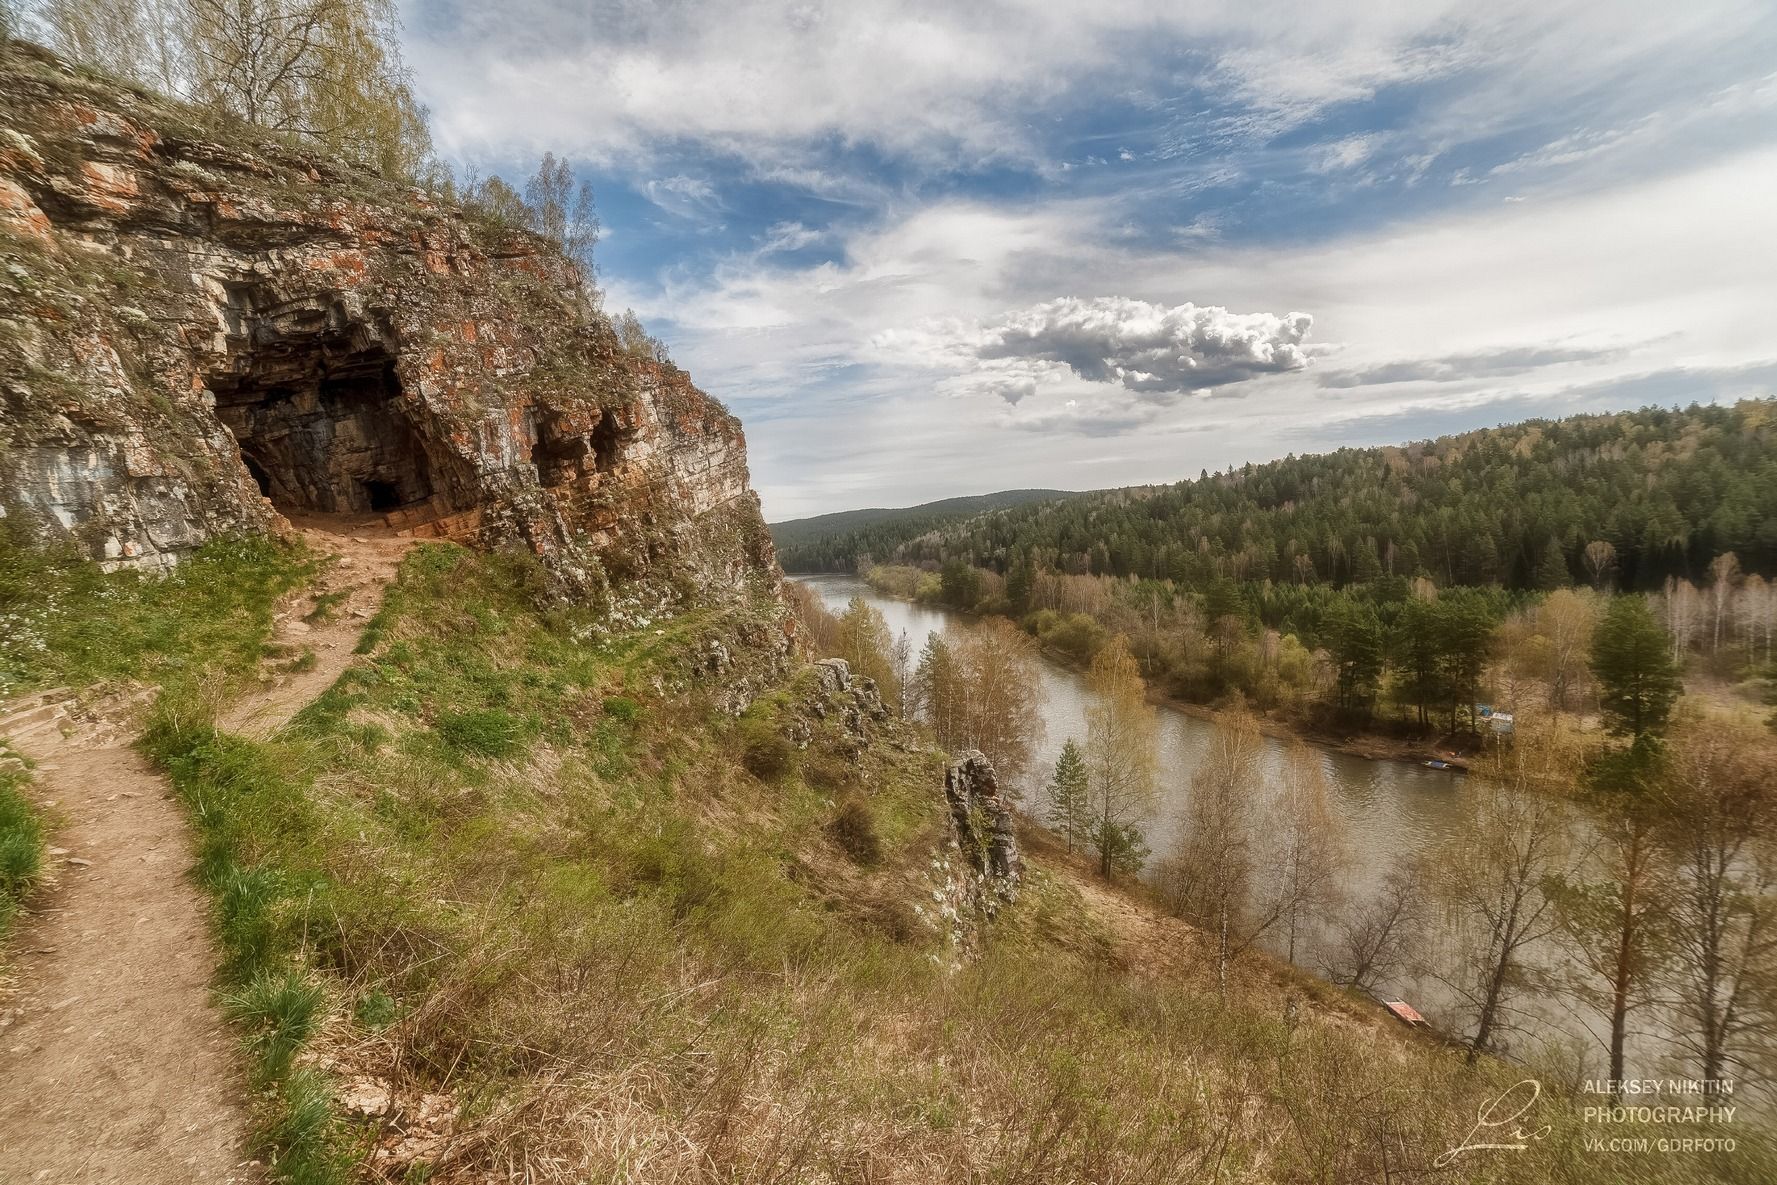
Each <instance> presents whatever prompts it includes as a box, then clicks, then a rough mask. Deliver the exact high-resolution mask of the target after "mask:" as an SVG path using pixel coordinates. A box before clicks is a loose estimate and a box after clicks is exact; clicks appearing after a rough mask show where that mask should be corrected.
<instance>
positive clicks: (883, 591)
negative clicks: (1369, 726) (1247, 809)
mask: <svg viewBox="0 0 1777 1185" xmlns="http://www.w3.org/2000/svg"><path fill="white" fill-rule="evenodd" d="M835 575H843V574H841V573H832V572H786V573H785V574H784V578H785V579H786V580H809V579H820V578H831V577H833V576H835ZM855 579H857V580H859V581H861V582H863V583H865V584H867V585H868V587H869V588H870V591H871V592H872V593H874V594H875V595H876V596H879V597H882V598H884V599H886V600H893V601H898V602H900V603H902V604H905V605H911V606H913V607H915V608H918V609H922V610H926V611H929V612H941V613H946V614H950V615H953V616H955V617H960V618H963V619H965V620H969V621H979V620H981V619H982V618H984V617H988V616H1002V617H1003V616H1005V614H983V613H976V612H973V611H971V610H968V609H958V608H956V607H954V606H952V605H941V604H934V603H932V602H928V601H921V600H919V599H918V598H915V597H909V596H906V595H904V594H902V593H898V592H895V591H894V590H892V589H887V588H883V587H881V586H880V585H876V584H871V583H869V582H868V581H866V580H864V578H863V577H861V576H860V577H855ZM1007 620H1012V619H1011V618H1007ZM1014 624H1017V623H1016V622H1014ZM1038 649H1039V653H1040V654H1041V655H1042V657H1043V659H1044V660H1045V661H1047V662H1049V663H1051V664H1052V665H1054V666H1055V667H1057V668H1059V669H1061V670H1063V671H1067V672H1068V673H1070V674H1073V675H1076V676H1084V675H1085V674H1086V672H1087V670H1088V669H1089V668H1090V666H1091V663H1090V662H1089V661H1086V660H1082V659H1080V658H1078V657H1076V656H1074V655H1073V654H1070V653H1068V652H1067V651H1064V650H1060V649H1057V648H1055V647H1053V646H1041V645H1039V648H1038ZM1147 698H1148V702H1149V703H1151V704H1153V705H1154V706H1156V707H1161V708H1167V709H1170V710H1172V711H1174V712H1178V713H1179V714H1181V715H1184V716H1190V717H1192V718H1194V719H1197V720H1205V721H1210V722H1214V721H1216V720H1218V719H1220V718H1221V717H1222V715H1223V714H1224V712H1225V709H1222V708H1218V707H1216V706H1214V705H1213V704H1202V703H1196V702H1194V701H1191V700H1184V699H1179V698H1178V697H1177V696H1172V695H1167V694H1166V693H1165V692H1162V691H1159V690H1157V689H1155V688H1154V687H1153V686H1152V685H1150V686H1149V687H1148V693H1147ZM1257 719H1258V722H1259V728H1260V731H1262V732H1263V733H1264V734H1265V735H1266V736H1269V737H1271V738H1273V739H1277V740H1286V741H1288V740H1298V741H1303V742H1305V743H1307V744H1310V745H1314V746H1315V747H1317V748H1321V749H1326V750H1329V751H1331V752H1335V753H1342V754H1344V755H1346V756H1348V757H1357V758H1361V759H1363V760H1366V761H1395V762H1402V763H1404V764H1408V765H1418V766H1423V765H1425V764H1426V763H1427V762H1429V761H1441V762H1443V763H1444V767H1447V768H1449V769H1451V770H1453V771H1456V772H1460V773H1466V772H1468V769H1469V762H1470V760H1471V759H1472V754H1468V753H1463V752H1459V751H1458V750H1456V749H1455V748H1453V747H1451V746H1447V745H1442V744H1440V743H1439V738H1436V737H1423V736H1422V737H1402V736H1397V735H1394V734H1391V733H1381V732H1369V731H1358V732H1350V733H1346V732H1333V731H1328V730H1327V729H1324V728H1320V727H1317V726H1315V725H1313V724H1311V723H1309V722H1306V721H1301V720H1294V719H1290V718H1289V717H1284V716H1275V715H1271V714H1269V713H1267V714H1262V715H1258V716H1257ZM1434 768H1435V767H1434Z"/></svg>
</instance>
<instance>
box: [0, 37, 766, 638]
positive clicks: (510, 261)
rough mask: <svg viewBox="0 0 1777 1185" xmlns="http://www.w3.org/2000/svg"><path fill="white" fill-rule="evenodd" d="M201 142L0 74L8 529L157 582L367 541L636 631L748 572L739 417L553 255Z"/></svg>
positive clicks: (75, 80)
mask: <svg viewBox="0 0 1777 1185" xmlns="http://www.w3.org/2000/svg"><path fill="white" fill-rule="evenodd" d="M209 119H211V117H209V116H206V115H203V114H201V113H199V112H197V111H194V110H192V109H189V108H186V107H183V106H180V105H178V104H174V103H171V102H169V101H167V100H165V99H162V98H158V97H155V96H152V95H149V94H146V93H143V92H140V91H136V90H134V89H131V88H129V87H128V86H125V85H123V84H120V83H118V82H115V81H113V80H108V79H102V78H98V77H94V76H91V75H88V74H86V73H84V72H81V71H79V70H77V69H75V68H73V67H70V66H67V65H65V64H63V63H61V62H59V61H57V60H56V59H54V58H52V57H50V56H49V55H47V54H44V53H42V52H41V51H38V50H35V49H32V48H30V47H25V46H20V45H16V44H14V45H12V46H11V47H9V48H6V49H4V50H0V408H3V409H4V414H3V417H0V512H3V513H4V515H5V517H7V518H8V519H11V520H13V521H14V522H15V523H16V522H20V521H22V522H24V523H26V524H27V525H28V527H29V529H30V530H31V531H32V532H35V533H40V534H41V533H48V534H52V535H53V534H61V535H64V536H67V537H69V538H72V539H73V540H75V541H77V542H78V543H79V544H80V546H82V547H83V548H85V549H86V550H88V551H89V553H90V554H92V555H93V556H94V557H96V558H98V559H101V560H104V561H106V562H108V563H110V564H112V565H123V564H133V565H141V566H164V565H167V564H171V563H174V562H176V561H177V559H178V557H179V556H180V555H181V554H182V553H184V552H187V551H189V550H191V549H192V548H195V547H197V546H198V545H200V544H201V543H202V542H203V541H204V540H205V539H207V538H209V537H211V536H213V535H216V534H219V533H223V532H229V531H235V530H242V529H247V530H263V529H271V528H275V527H276V526H277V525H278V524H279V523H280V521H282V519H283V518H284V517H285V516H292V517H294V516H300V515H306V514H323V515H351V516H382V517H383V518H385V519H386V521H387V522H388V524H389V525H391V526H393V527H395V528H397V529H400V530H403V531H410V532H413V533H415V534H419V535H425V536H435V537H443V538H450V539H455V540H459V541H463V542H466V543H470V544H474V545H478V546H482V547H492V546H510V545H522V546H524V547H527V548H529V549H532V550H533V551H535V552H536V553H537V554H538V555H539V556H541V557H542V558H543V559H544V561H545V563H546V564H547V565H548V567H549V568H550V570H551V571H552V572H553V573H554V574H555V575H556V577H557V578H558V579H559V580H560V581H562V582H563V583H564V584H565V585H566V586H568V587H570V588H573V589H575V590H577V591H579V592H582V593H599V592H602V591H604V590H606V589H610V588H615V587H619V586H620V587H623V588H625V589H627V590H630V591H629V592H626V593H625V594H624V597H625V598H627V599H628V600H629V601H630V602H632V603H633V604H635V605H636V606H638V607H648V608H651V607H653V606H654V605H656V604H660V603H664V602H667V601H671V600H674V599H679V600H684V599H688V598H691V597H694V596H697V595H701V593H700V590H708V589H710V588H712V587H714V588H719V587H723V586H728V587H735V586H739V585H741V584H743V583H744V582H745V581H746V580H747V579H748V578H749V577H753V576H759V577H765V578H769V576H770V574H771V573H772V572H773V571H774V570H775V560H774V558H773V555H772V552H771V545H770V542H769V538H768V536H767V535H766V533H765V530H764V527H763V523H762V522H761V520H760V516H759V512H758V504H757V499H756V497H755V496H754V495H753V493H752V492H751V490H750V489H749V487H748V484H747V468H746V452H745V440H744V437H743V436H742V433H741V428H740V424H739V422H738V421H737V420H736V419H735V418H734V417H733V416H731V415H729V414H728V413H727V412H726V411H725V410H724V409H723V408H722V407H721V406H720V405H719V404H718V403H716V402H715V401H714V400H712V399H710V398H709V397H708V396H706V395H705V394H703V393H702V392H701V391H699V390H698V389H697V388H696V387H694V386H693V385H692V384H691V382H690V380H689V378H688V377H687V376H686V375H685V374H684V373H683V372H682V371H679V370H678V369H676V368H674V367H672V366H670V365H662V364H659V363H657V362H655V361H653V360H651V359H647V358H642V357H638V356H636V355H634V354H632V353H629V352H627V351H625V350H624V349H623V348H622V347H621V345H620V344H619V342H618V340H617V338H616V336H615V334H614V333H613V332H612V330H611V327H610V325H609V323H608V322H607V321H606V319H605V318H604V317H603V316H602V315H600V314H599V313H598V312H596V311H595V310H594V309H593V308H592V307H591V305H590V303H589V301H588V298H587V292H586V290H585V288H584V285H583V283H582V281H581V279H580V277H579V275H578V273H577V271H576V269H575V268H574V267H573V266H572V265H571V264H570V263H569V262H568V261H567V260H566V259H564V258H563V257H562V256H561V255H560V253H559V252H558V251H556V250H555V249H554V247H553V246H552V245H550V244H549V243H547V242H545V241H543V240H541V239H539V238H537V237H536V236H533V235H531V234H529V233H527V232H525V231H523V230H520V229H517V228H514V227H511V226H509V225H504V224H501V223H498V222H496V221H493V220H490V219H489V218H487V217H486V216H484V215H481V214H479V213H478V212H477V211H475V210H473V209H468V210H466V209H464V208H460V207H458V206H456V205H454V204H451V203H449V202H446V201H443V200H440V199H438V198H437V197H435V196H431V195H428V194H426V193H422V192H420V191H418V190H413V189H408V188H406V187H403V186H398V185H394V184H391V183H389V182H387V181H385V180H383V179H382V178H380V177H377V176H375V175H373V174H369V173H366V172H364V171H362V170H358V169H354V168H352V167H349V166H347V165H344V164H341V163H339V162H337V161H333V160H329V159H326V158H324V157H320V156H316V155H314V154H313V153H312V152H309V151H307V150H305V149H304V148H303V147H302V146H301V145H298V144H294V143H290V142H285V141H282V140H276V139H271V138H268V136H267V134H266V133H264V132H262V131H259V130H257V129H251V128H246V127H243V126H240V125H229V126H221V125H217V124H214V123H208V122H206V121H207V120H209ZM360 521H362V519H360Z"/></svg>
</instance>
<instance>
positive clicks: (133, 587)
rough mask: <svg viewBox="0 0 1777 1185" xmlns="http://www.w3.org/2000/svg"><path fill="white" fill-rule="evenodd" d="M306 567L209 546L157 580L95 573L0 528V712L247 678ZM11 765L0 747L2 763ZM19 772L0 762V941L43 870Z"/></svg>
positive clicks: (36, 814) (268, 548) (256, 550)
mask: <svg viewBox="0 0 1777 1185" xmlns="http://www.w3.org/2000/svg"><path fill="white" fill-rule="evenodd" d="M307 568H308V558H307V557H306V556H303V555H301V554H300V553H298V552H297V551H295V550H292V549H289V548H286V547H283V546H281V545H278V544H276V543H273V542H271V541H268V540H264V539H230V540H218V541H216V542H214V543H212V544H210V545H209V546H207V547H205V548H203V549H202V550H201V551H199V552H198V553H197V554H196V555H195V556H193V557H192V558H191V559H190V560H188V561H187V562H186V563H185V564H184V565H182V566H181V567H179V568H178V569H177V570H175V571H174V573H173V574H172V575H170V576H168V577H166V578H164V579H150V578H144V577H142V576H140V575H138V574H136V573H132V572H118V573H110V574H107V573H104V572H101V571H100V570H99V569H98V567H97V566H96V565H93V564H90V563H87V562H85V561H84V560H82V559H80V558H78V557H77V556H76V555H75V554H74V553H73V552H72V551H71V550H44V549H42V548H39V547H35V546H31V545H28V544H25V543H23V542H21V541H20V540H19V539H18V538H16V537H15V535H14V533H13V532H12V531H11V530H9V529H8V528H7V526H6V524H0V700H4V699H6V698H7V697H9V696H12V695H15V694H17V693H19V692H23V691H29V690H33V689H43V688H47V687H52V686H57V685H63V686H69V687H72V688H76V689H82V688H88V687H91V686H93V685H95V684H104V683H109V682H114V681H121V680H142V681H145V682H148V683H154V684H159V685H163V686H175V687H180V688H187V689H191V688H196V687H199V686H201V685H204V684H206V683H212V684H214V683H218V682H219V683H222V684H226V683H227V682H229V681H230V680H231V679H233V678H236V677H239V676H243V675H246V674H247V673H249V672H251V671H252V670H254V669H255V668H256V666H257V665H258V662H259V659H260V657H261V655H262V652H263V647H264V643H265V639H266V637H267V636H268V635H269V633H270V629H271V615H272V609H273V606H274V605H275V604H276V602H277V600H278V598H279V597H280V596H281V595H282V594H283V593H284V592H286V591H287V590H288V589H290V588H292V587H294V586H295V585H296V584H297V583H298V582H300V581H301V579H302V578H303V576H304V574H305V572H306V571H307ZM9 753H10V750H8V749H7V748H6V747H5V745H4V741H3V739H0V756H3V755H7V754H9ZM28 764H29V763H28V762H26V761H25V760H24V758H22V757H19V756H13V757H12V759H10V760H6V761H3V762H0V938H4V937H5V935H6V933H7V931H8V930H9V929H10V928H11V923H12V921H13V918H14V917H15V915H16V914H17V911H18V910H19V908H20V907H21V905H22V904H23V902H24V901H25V899H26V898H27V897H28V896H29V894H30V891H31V889H32V888H33V887H34V886H35V884H36V882H37V880H38V878H39V876H40V874H41V869H42V858H43V832H44V829H45V826H46V823H45V820H44V819H43V818H42V814H41V812H40V811H38V810H37V809H36V808H35V807H34V806H33V805H32V803H31V800H30V798H29V797H28V796H27V795H26V793H25V789H24V788H25V786H26V785H27V784H28V783H29V780H30V779H29V774H28Z"/></svg>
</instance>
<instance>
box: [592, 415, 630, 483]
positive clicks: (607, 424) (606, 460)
mask: <svg viewBox="0 0 1777 1185" xmlns="http://www.w3.org/2000/svg"><path fill="white" fill-rule="evenodd" d="M622 450H623V433H622V431H621V430H620V429H619V428H618V427H617V417H616V416H615V415H614V414H613V413H611V412H609V411H607V412H606V413H605V414H604V415H602V416H600V417H599V422H598V423H596V424H594V425H593V426H592V456H593V463H594V464H596V465H597V466H598V467H599V468H600V469H601V470H609V469H611V468H613V467H614V466H615V465H616V464H617V457H618V454H619V453H621V452H622Z"/></svg>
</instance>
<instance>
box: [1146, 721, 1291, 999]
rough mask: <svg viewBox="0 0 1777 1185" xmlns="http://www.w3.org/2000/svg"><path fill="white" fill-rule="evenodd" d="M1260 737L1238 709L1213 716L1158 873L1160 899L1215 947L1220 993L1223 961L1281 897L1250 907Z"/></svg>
mask: <svg viewBox="0 0 1777 1185" xmlns="http://www.w3.org/2000/svg"><path fill="white" fill-rule="evenodd" d="M1263 749H1264V743H1263V738H1262V737H1261V736H1260V733H1259V726H1258V722H1257V721H1256V720H1254V719H1253V717H1252V716H1251V714H1249V713H1247V712H1245V711H1236V712H1229V713H1225V714H1224V715H1223V716H1222V717H1221V718H1220V719H1218V720H1217V721H1216V726H1215V729H1214V731H1213V732H1212V733H1211V734H1210V740H1209V745H1208V747H1207V748H1206V749H1205V751H1204V754H1203V759H1202V761H1201V763H1200V764H1199V765H1198V767H1197V772H1196V773H1195V774H1194V775H1193V776H1192V778H1191V787H1190V796H1189V798H1188V799H1187V800H1186V804H1185V811H1184V818H1183V820H1182V826H1181V828H1180V837H1179V843H1178V846H1177V848H1176V849H1175V850H1174V852H1173V854H1172V856H1171V857H1170V858H1169V859H1168V860H1167V861H1166V863H1165V864H1164V865H1163V867H1162V868H1161V870H1160V884H1161V890H1162V892H1163V893H1164V895H1165V897H1166V899H1167V904H1168V905H1169V906H1170V907H1171V908H1172V909H1173V910H1174V911H1176V912H1177V913H1178V914H1180V915H1181V916H1182V917H1185V918H1187V919H1189V920H1190V921H1191V922H1193V923H1194V924H1195V925H1196V926H1197V927H1198V928H1199V929H1202V930H1205V931H1207V932H1208V933H1210V934H1211V935H1212V936H1213V937H1214V940H1215V944H1216V985H1217V988H1218V990H1219V991H1220V992H1221V993H1222V994H1223V995H1224V996H1225V995H1227V992H1228V963H1229V961H1230V960H1231V959H1232V958H1233V957H1234V956H1235V955H1236V954H1238V953H1240V952H1241V951H1242V950H1244V949H1245V948H1246V947H1247V946H1248V945H1250V944H1251V943H1252V942H1253V941H1254V940H1255V939H1257V938H1258V937H1259V936H1260V935H1261V934H1263V933H1265V932H1266V931H1267V930H1269V929H1270V928H1271V927H1272V926H1273V925H1274V924H1275V923H1276V922H1277V920H1278V918H1279V916H1280V914H1281V911H1282V909H1283V908H1284V904H1285V903H1284V901H1283V900H1282V898H1281V895H1279V896H1276V897H1272V898H1270V899H1268V900H1267V901H1266V902H1265V904H1264V907H1263V909H1262V910H1255V909H1254V891H1253V890H1254V880H1255V878H1256V877H1257V875H1258V869H1259V863H1260V860H1261V859H1262V852H1261V850H1260V845H1259V842H1258V835H1257V831H1258V824H1259V820H1260V817H1261V816H1260V802H1261V799H1260V796H1261V793H1262V788H1261V785H1260V777H1259V759H1260V756H1261V754H1262V753H1263Z"/></svg>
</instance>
